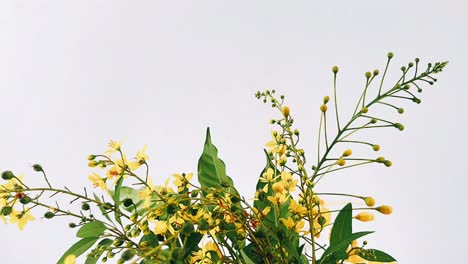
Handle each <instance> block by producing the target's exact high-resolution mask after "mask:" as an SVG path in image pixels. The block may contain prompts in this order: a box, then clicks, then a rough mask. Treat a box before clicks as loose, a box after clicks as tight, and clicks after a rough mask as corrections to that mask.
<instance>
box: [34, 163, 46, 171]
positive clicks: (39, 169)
mask: <svg viewBox="0 0 468 264" xmlns="http://www.w3.org/2000/svg"><path fill="white" fill-rule="evenodd" d="M32 167H33V170H34V171H37V172H42V171H44V170H43V169H42V166H41V165H39V164H34V165H33V166H32Z"/></svg>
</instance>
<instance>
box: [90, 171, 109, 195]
mask: <svg viewBox="0 0 468 264" xmlns="http://www.w3.org/2000/svg"><path fill="white" fill-rule="evenodd" d="M88 179H89V180H90V181H91V182H92V183H93V185H94V187H99V188H101V189H102V190H104V191H107V184H106V180H107V178H102V177H101V176H99V175H98V174H97V173H95V172H93V174H91V175H89V176H88Z"/></svg>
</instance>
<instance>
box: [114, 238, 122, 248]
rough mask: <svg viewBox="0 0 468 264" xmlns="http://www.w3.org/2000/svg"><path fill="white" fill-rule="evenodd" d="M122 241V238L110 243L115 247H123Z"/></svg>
mask: <svg viewBox="0 0 468 264" xmlns="http://www.w3.org/2000/svg"><path fill="white" fill-rule="evenodd" d="M123 243H124V241H123V239H122V238H120V237H118V238H116V239H115V240H114V242H112V244H113V245H114V246H116V247H120V246H121V245H123Z"/></svg>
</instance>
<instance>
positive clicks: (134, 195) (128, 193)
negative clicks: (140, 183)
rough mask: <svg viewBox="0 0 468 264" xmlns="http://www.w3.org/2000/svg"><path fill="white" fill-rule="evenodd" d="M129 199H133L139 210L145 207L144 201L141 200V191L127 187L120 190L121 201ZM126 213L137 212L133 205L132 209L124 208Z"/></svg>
mask: <svg viewBox="0 0 468 264" xmlns="http://www.w3.org/2000/svg"><path fill="white" fill-rule="evenodd" d="M127 198H130V199H132V201H133V203H134V204H135V206H136V208H137V210H138V209H140V208H141V206H142V205H143V201H142V200H141V198H140V191H139V190H135V189H133V188H130V187H127V186H122V187H121V188H120V201H123V200H125V199H127ZM123 208H124V209H125V210H126V211H128V212H130V213H131V212H133V211H134V210H135V207H134V206H133V205H132V206H130V207H123Z"/></svg>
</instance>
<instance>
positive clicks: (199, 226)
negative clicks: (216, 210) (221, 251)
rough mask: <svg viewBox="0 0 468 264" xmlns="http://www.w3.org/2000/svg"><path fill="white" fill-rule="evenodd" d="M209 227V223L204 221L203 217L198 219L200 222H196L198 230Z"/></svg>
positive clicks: (204, 229)
mask: <svg viewBox="0 0 468 264" xmlns="http://www.w3.org/2000/svg"><path fill="white" fill-rule="evenodd" d="M209 229H210V224H209V223H208V222H207V221H206V219H205V218H202V219H200V222H199V223H198V230H200V231H206V230H209Z"/></svg>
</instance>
